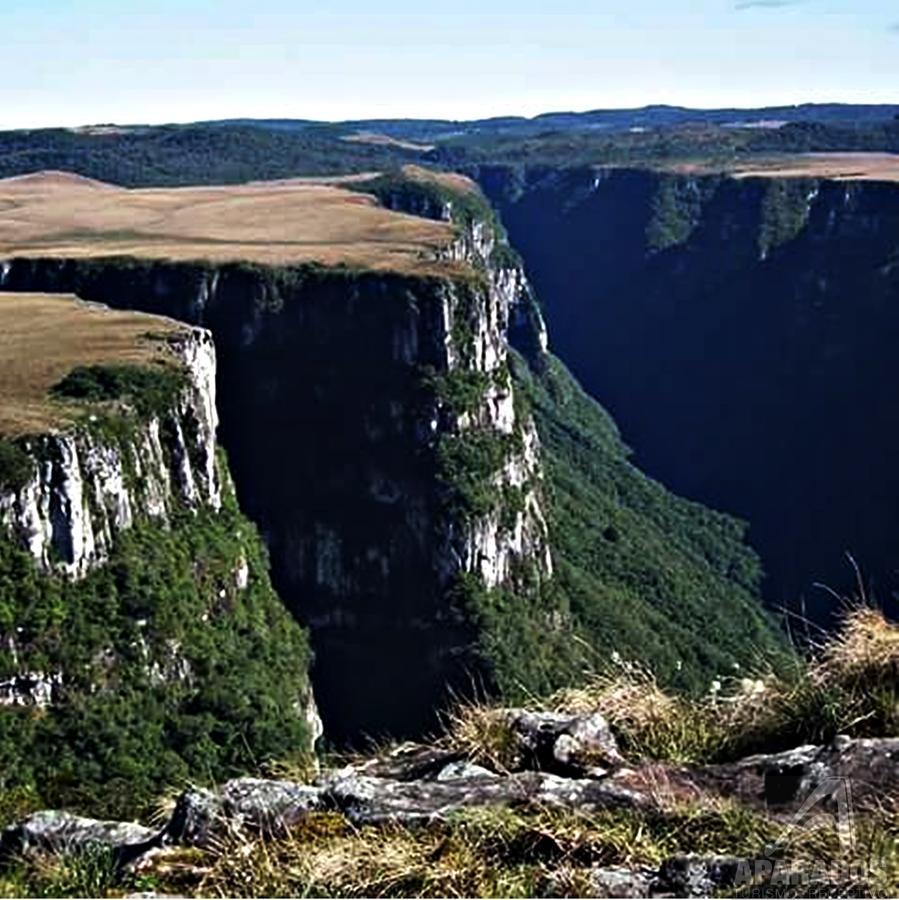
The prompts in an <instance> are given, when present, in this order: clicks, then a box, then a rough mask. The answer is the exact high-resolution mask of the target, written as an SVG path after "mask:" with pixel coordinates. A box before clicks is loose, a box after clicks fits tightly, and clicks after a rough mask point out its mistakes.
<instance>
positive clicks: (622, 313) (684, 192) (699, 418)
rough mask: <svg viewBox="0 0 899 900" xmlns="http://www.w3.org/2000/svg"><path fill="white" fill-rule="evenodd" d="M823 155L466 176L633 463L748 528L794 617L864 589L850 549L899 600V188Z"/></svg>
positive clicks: (881, 594)
mask: <svg viewBox="0 0 899 900" xmlns="http://www.w3.org/2000/svg"><path fill="white" fill-rule="evenodd" d="M862 156H864V155H862ZM828 159H829V157H827V156H823V155H822V157H820V158H819V157H811V158H810V160H809V161H808V164H806V162H805V161H804V160H802V159H797V160H793V161H792V162H791V161H789V160H787V161H786V162H783V163H781V164H780V165H773V164H772V165H770V166H768V167H767V168H766V167H765V166H764V165H762V164H756V166H755V171H754V172H753V171H752V169H753V166H752V165H751V164H749V165H747V166H744V168H746V169H747V173H746V174H745V176H744V175H741V176H740V177H739V178H732V177H729V176H726V175H721V174H709V173H706V174H701V173H695V172H694V173H692V174H691V173H683V172H682V173H673V172H670V171H668V172H664V171H651V170H636V169H627V168H620V169H588V168H577V169H565V168H553V167H542V168H541V167H533V168H521V167H507V166H498V167H489V166H487V167H483V168H481V169H480V170H478V172H477V173H476V174H477V176H478V178H479V180H480V183H481V185H482V186H483V187H484V189H485V191H486V192H487V193H488V195H489V196H490V197H491V198H492V199H493V201H494V202H495V203H496V204H497V206H498V209H499V210H500V212H501V214H502V218H503V221H504V223H505V225H506V226H507V228H508V229H509V234H510V237H511V240H512V242H513V243H514V244H515V246H516V247H517V248H518V249H519V250H520V251H521V253H522V256H523V258H524V259H525V261H526V270H527V273H528V276H529V277H530V278H531V280H532V282H533V284H534V285H535V288H536V290H537V292H538V294H539V296H540V297H541V299H542V301H543V304H544V313H545V315H546V317H547V321H548V325H549V330H550V334H551V335H552V340H553V345H554V348H555V351H556V352H557V353H558V354H559V356H560V357H561V358H562V359H564V360H565V361H566V363H567V364H568V365H569V366H570V367H571V369H572V371H573V372H574V374H575V375H576V376H577V377H578V378H579V379H580V381H581V383H582V384H583V385H584V386H585V388H586V389H587V390H588V391H589V392H590V393H591V394H592V395H593V396H595V397H598V398H600V399H601V401H602V403H603V404H604V405H606V406H607V408H608V409H609V411H610V412H611V413H612V415H613V416H614V417H615V419H616V421H617V422H618V423H619V425H620V426H621V428H622V431H623V433H624V435H625V438H626V440H627V442H628V443H629V444H630V445H631V446H632V447H633V448H634V450H635V460H636V462H637V463H638V464H639V465H640V466H641V467H642V468H643V469H644V470H645V471H647V472H648V473H649V474H651V475H652V476H654V477H657V478H659V479H660V480H661V481H662V482H664V483H665V484H666V485H668V486H670V487H671V488H672V489H673V490H675V491H677V492H679V493H681V494H683V495H685V496H687V497H691V498H693V499H696V500H698V501H700V502H703V503H706V504H709V505H712V506H714V507H716V508H720V509H724V510H727V511H728V512H730V513H732V514H734V515H737V516H739V517H741V518H742V519H745V520H747V521H748V522H749V523H750V530H749V536H748V539H749V541H750V543H751V544H752V545H753V546H754V547H755V549H757V550H758V552H759V554H760V556H761V558H762V562H763V565H764V568H765V571H766V574H767V579H766V582H765V587H764V592H765V596H766V598H767V600H768V602H769V604H771V605H772V606H773V607H776V608H781V607H784V608H786V609H788V610H789V611H790V612H791V613H793V614H795V616H796V617H797V619H796V627H797V628H798V629H799V630H803V626H802V624H801V621H802V619H803V618H804V617H806V616H808V617H811V618H812V619H813V620H814V621H815V622H817V623H818V624H826V623H827V622H829V621H830V617H831V615H832V613H833V611H834V610H835V609H837V608H838V607H839V602H838V601H836V600H835V599H834V594H836V595H845V594H848V593H853V592H856V591H857V590H858V584H857V576H856V573H855V571H854V568H853V565H852V564H851V563H850V560H847V553H848V554H851V556H852V559H853V560H854V561H855V562H856V563H857V565H858V567H859V570H860V577H861V579H862V581H863V583H864V586H865V590H866V591H867V592H868V593H869V594H870V597H871V599H876V601H877V602H878V603H881V604H883V605H884V606H885V607H886V608H887V609H888V610H895V609H896V607H895V601H894V591H895V589H896V577H895V572H896V568H897V562H899V553H897V543H896V534H897V528H899V502H897V501H899V485H897V482H896V468H895V465H894V459H895V457H896V453H897V450H899V443H897V441H899V431H897V429H896V428H895V426H894V425H893V422H894V421H895V415H894V412H893V401H892V389H891V385H892V384H893V383H894V382H895V380H896V376H897V371H896V362H895V354H894V353H893V346H894V344H895V340H896V333H897V327H899V319H897V305H896V300H897V297H899V268H897V250H899V244H897V234H899V190H897V187H896V185H895V184H894V183H890V181H889V180H881V181H878V180H876V179H877V174H876V172H875V173H873V174H872V175H870V176H865V177H866V178H867V180H858V179H856V178H855V177H854V176H852V172H853V171H856V172H857V171H860V165H861V164H860V163H858V161H856V163H855V164H854V168H853V166H850V165H849V162H850V160H849V158H848V157H847V159H846V160H844V161H843V163H844V165H843V168H842V169H841V168H840V167H839V165H837V166H836V168H834V167H833V166H831V168H832V169H833V171H832V172H831V174H836V175H841V176H842V180H840V178H832V179H831V178H822V177H820V175H821V173H822V172H823V171H825V170H826V169H827V166H828V165H831V164H830V163H829V162H828ZM836 159H837V163H839V159H840V158H839V157H836ZM847 173H848V174H847ZM782 175H783V176H793V177H782ZM859 178H861V176H859ZM818 584H823V585H826V586H827V588H828V590H825V589H821V588H819V587H817V586H816V585H818Z"/></svg>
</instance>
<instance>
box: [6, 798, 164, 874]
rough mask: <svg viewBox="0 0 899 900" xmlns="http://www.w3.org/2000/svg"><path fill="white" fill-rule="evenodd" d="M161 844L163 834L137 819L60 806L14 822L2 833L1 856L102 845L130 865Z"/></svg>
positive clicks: (99, 846) (61, 851) (68, 851)
mask: <svg viewBox="0 0 899 900" xmlns="http://www.w3.org/2000/svg"><path fill="white" fill-rule="evenodd" d="M161 845H162V835H161V834H160V833H159V832H158V831H154V830H153V829H151V828H145V827H144V826H143V825H138V824H137V823H136V822H106V821H101V820H98V819H86V818H83V817H81V816H75V815H72V814H71V813H67V812H60V811H58V810H44V811H43V812H37V813H34V814H33V815H31V816H29V817H28V818H27V819H25V820H24V821H22V822H19V823H18V824H16V825H11V826H10V827H9V828H7V829H5V830H4V831H3V832H2V834H0V858H4V859H6V858H9V857H11V856H23V855H30V854H34V853H65V854H71V853H81V852H85V851H88V850H92V849H96V848H101V849H104V850H109V851H111V852H112V853H113V854H114V857H115V861H116V863H117V864H118V865H123V866H124V865H128V864H130V863H131V862H132V861H134V860H135V859H137V858H138V857H141V856H143V855H145V854H146V853H149V852H150V851H151V850H154V849H156V848H158V847H160V846H161Z"/></svg>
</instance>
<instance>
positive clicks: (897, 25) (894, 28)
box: [887, 22, 899, 34]
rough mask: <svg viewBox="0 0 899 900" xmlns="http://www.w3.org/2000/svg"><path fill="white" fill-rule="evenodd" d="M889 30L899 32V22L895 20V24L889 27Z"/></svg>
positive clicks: (893, 32)
mask: <svg viewBox="0 0 899 900" xmlns="http://www.w3.org/2000/svg"><path fill="white" fill-rule="evenodd" d="M887 31H889V32H890V33H891V34H899V22H893V24H892V25H890V26H889V28H887Z"/></svg>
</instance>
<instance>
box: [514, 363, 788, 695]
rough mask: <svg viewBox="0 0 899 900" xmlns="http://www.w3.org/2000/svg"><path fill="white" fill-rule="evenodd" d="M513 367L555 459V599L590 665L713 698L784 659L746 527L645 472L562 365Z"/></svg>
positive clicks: (548, 454)
mask: <svg viewBox="0 0 899 900" xmlns="http://www.w3.org/2000/svg"><path fill="white" fill-rule="evenodd" d="M513 362H514V366H513V369H514V374H515V378H516V386H517V389H518V390H520V391H523V392H524V394H525V396H526V397H527V398H528V400H529V402H530V405H531V409H532V411H533V414H534V418H535V420H536V424H537V430H538V432H539V434H540V439H541V443H542V447H543V451H544V458H545V465H546V469H547V475H548V486H547V491H546V495H547V500H548V504H549V513H550V526H551V539H552V546H553V550H554V555H555V560H556V569H557V572H556V578H555V580H554V589H555V590H557V591H558V592H559V594H560V595H561V597H562V598H564V607H565V608H567V609H568V610H569V615H570V618H571V623H572V626H573V631H574V632H575V633H576V634H579V635H580V636H581V639H582V640H583V641H584V642H585V643H586V645H587V646H588V647H589V653H588V656H589V657H590V662H591V663H592V664H594V665H596V664H599V665H600V666H602V665H603V664H605V663H607V662H608V660H609V659H610V658H611V657H612V655H613V654H617V655H618V656H621V657H624V658H630V659H642V660H646V661H648V662H650V663H651V664H652V666H653V667H654V668H655V669H656V671H657V672H658V674H659V676H660V677H661V678H662V679H663V680H664V681H665V682H666V683H670V684H676V685H679V686H680V687H683V688H688V689H691V690H693V691H699V692H702V691H704V690H706V689H707V688H708V685H709V683H710V681H711V680H712V679H713V678H715V677H720V676H726V675H730V674H732V673H733V672H734V671H735V670H736V669H737V668H738V667H740V666H742V667H749V668H751V667H753V666H754V665H757V664H759V663H760V662H761V661H763V660H766V659H767V660H769V661H770V659H771V657H775V658H776V657H781V656H784V655H785V654H786V653H787V651H786V648H785V645H784V641H783V638H782V637H781V636H780V634H779V631H778V628H777V626H776V624H775V623H774V621H773V620H772V619H771V618H770V617H769V616H768V614H766V613H765V612H764V610H763V609H762V606H761V604H760V602H759V599H758V590H759V581H760V579H761V569H760V566H759V562H758V559H757V558H756V556H755V554H754V553H753V552H752V551H751V550H750V549H749V548H748V547H747V546H746V545H745V544H744V543H743V536H744V532H745V526H744V525H743V524H742V523H741V522H738V521H736V520H735V519H732V518H730V517H729V516H725V515H722V514H720V513H716V512H713V511H711V510H709V509H707V508H706V507H703V506H700V505H699V504H696V503H690V502H688V501H686V500H683V499H681V498H679V497H676V496H674V495H673V494H671V493H669V492H668V491H667V490H665V488H663V487H662V486H661V485H660V484H658V483H657V482H654V481H652V480H651V479H649V478H647V477H646V476H645V475H643V474H642V473H641V472H640V471H639V470H638V469H636V468H635V467H634V466H633V464H632V463H631V462H630V461H629V460H628V456H629V451H628V449H627V448H626V447H625V445H624V444H623V443H622V441H621V438H620V436H619V434H618V431H617V429H616V427H615V425H614V423H613V422H612V420H611V418H610V417H609V416H608V415H607V414H606V413H605V411H604V410H603V409H602V408H601V407H600V406H599V405H598V404H597V403H596V402H595V401H594V400H592V399H591V398H589V397H588V396H587V395H586V394H585V393H584V392H583V390H582V389H581V388H580V386H579V385H578V384H577V382H576V381H575V380H574V379H573V378H572V377H571V375H570V374H569V373H568V371H567V370H566V369H565V368H564V366H563V365H562V364H561V363H560V362H559V361H558V360H556V359H553V358H549V359H547V360H546V363H545V367H543V369H542V371H539V372H535V371H533V370H532V369H530V368H529V367H528V365H527V364H526V363H525V362H524V361H523V360H522V358H521V357H515V358H514V359H513Z"/></svg>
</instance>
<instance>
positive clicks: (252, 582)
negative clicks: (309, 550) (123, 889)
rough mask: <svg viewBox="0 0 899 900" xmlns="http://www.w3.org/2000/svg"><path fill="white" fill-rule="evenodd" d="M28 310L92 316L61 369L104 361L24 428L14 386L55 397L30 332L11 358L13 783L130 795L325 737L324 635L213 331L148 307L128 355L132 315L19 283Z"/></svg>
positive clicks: (8, 303) (7, 755) (8, 548)
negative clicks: (283, 589) (320, 677)
mask: <svg viewBox="0 0 899 900" xmlns="http://www.w3.org/2000/svg"><path fill="white" fill-rule="evenodd" d="M13 317H16V318H17V319H22V320H24V321H26V322H27V325H28V327H29V328H30V329H32V330H33V331H34V332H37V333H39V334H41V333H43V332H45V331H46V334H47V335H49V337H50V340H51V341H52V340H53V335H54V332H55V333H56V334H59V333H60V330H61V329H64V328H68V329H79V335H80V336H81V337H82V341H81V343H80V355H81V357H82V358H81V359H79V355H78V354H79V351H78V347H77V346H76V348H75V351H74V352H75V356H74V357H73V358H72V359H59V357H60V350H59V346H58V344H57V345H56V346H53V345H51V344H48V345H47V346H46V347H45V348H44V349H45V352H46V355H47V357H48V358H49V359H51V360H52V363H51V371H56V370H57V369H58V370H59V371H61V372H62V371H65V370H66V369H68V368H69V366H70V365H71V364H72V363H75V362H82V361H83V362H84V363H85V365H76V366H75V367H74V368H72V369H71V370H70V371H68V373H67V374H66V375H65V376H64V377H63V378H62V379H61V380H60V381H58V382H57V383H56V384H55V385H53V386H52V387H51V389H50V391H49V392H47V393H46V394H45V395H44V396H43V397H42V398H41V400H42V406H41V408H40V409H38V407H36V406H35V405H34V404H31V406H30V409H31V411H32V413H36V412H40V414H41V415H42V416H44V417H45V418H46V427H45V428H44V429H43V430H40V431H38V430H32V428H31V426H30V425H29V426H27V428H28V430H27V431H25V432H24V433H22V430H23V428H25V427H26V426H25V425H21V426H19V425H17V424H16V422H15V420H13V419H12V418H11V417H10V415H9V411H10V409H14V408H15V406H16V397H15V396H12V395H11V394H10V393H9V391H10V385H21V386H22V387H21V388H20V391H21V392H22V393H25V392H26V390H30V389H31V382H37V385H36V387H35V390H34V391H33V393H34V394H35V396H38V395H39V392H38V390H37V388H39V387H40V386H41V385H40V381H41V379H42V377H43V376H44V375H45V374H48V373H47V372H45V370H44V369H43V368H42V367H41V363H40V362H35V361H34V360H33V359H31V358H30V355H29V354H25V353H19V352H18V351H17V349H16V347H13V348H12V350H11V353H12V358H10V356H9V354H8V355H7V358H6V359H5V363H4V364H5V366H6V367H7V368H6V371H5V372H4V376H3V379H2V380H3V388H4V390H3V395H4V405H3V425H4V427H5V428H6V429H7V436H5V437H3V438H2V439H0V447H2V448H3V450H2V454H0V457H2V462H3V465H2V467H0V789H2V790H5V791H11V790H14V789H17V790H19V791H31V792H34V793H36V794H38V795H40V796H41V797H42V798H43V800H44V802H45V803H59V802H66V803H69V804H72V805H74V806H76V807H79V806H81V807H88V808H90V809H92V810H96V809H98V808H105V809H108V810H115V809H121V808H124V807H125V805H126V804H135V803H136V804H138V805H141V804H144V803H146V802H148V801H149V800H150V799H151V798H152V796H153V794H154V792H155V791H156V789H157V788H156V786H157V785H158V784H159V779H160V778H162V779H163V780H165V781H169V780H171V779H179V778H191V777H201V776H202V777H208V773H209V772H210V771H212V770H217V771H219V772H222V773H227V772H238V771H246V770H247V768H249V766H250V765H257V764H258V762H259V761H260V760H261V759H265V758H267V757H273V756H281V757H286V756H289V755H295V754H296V755H302V754H304V753H309V752H310V751H311V749H312V741H313V740H314V738H315V737H316V736H317V735H316V734H315V733H314V732H315V729H316V724H315V716H314V706H313V705H312V700H311V693H310V689H309V683H308V675H307V668H308V663H309V658H308V657H309V654H308V651H307V648H306V641H305V636H304V634H303V632H302V631H301V629H300V628H299V627H298V626H297V625H296V623H295V622H294V621H293V620H292V618H291V617H290V616H289V614H288V613H287V612H286V610H285V609H284V608H283V607H282V605H281V603H280V601H279V600H278V598H277V597H276V596H275V595H274V592H273V591H272V588H271V585H270V583H269V576H268V566H267V559H266V555H265V551H264V549H263V548H262V545H261V543H260V541H259V538H258V537H257V535H256V533H255V531H254V529H253V527H252V526H251V525H250V523H249V522H247V521H246V520H245V519H244V518H243V517H242V515H241V513H240V511H239V509H238V507H237V505H236V502H235V500H234V496H233V489H232V488H231V485H230V476H229V475H228V471H227V466H226V464H225V462H224V457H222V456H221V455H220V454H219V453H218V451H217V449H216V426H217V421H218V413H217V411H216V403H215V374H216V363H215V351H214V348H213V345H212V339H211V336H210V335H209V333H208V332H207V331H205V330H203V329H199V328H193V329H191V328H188V327H185V326H180V325H178V324H177V323H173V322H171V321H169V320H161V319H158V318H153V317H149V316H132V317H130V321H129V327H130V328H131V332H132V333H131V335H130V337H129V340H131V341H132V342H133V344H134V349H133V352H132V351H131V350H129V356H127V357H126V359H130V358H131V356H135V361H134V362H124V361H119V360H118V358H116V359H114V360H111V361H110V360H108V359H106V358H105V355H104V354H106V353H107V350H106V348H107V346H108V344H109V339H110V335H111V332H113V331H115V329H116V325H115V324H113V327H112V329H110V326H109V324H108V322H107V320H108V319H111V320H112V321H113V323H115V322H117V321H118V320H120V319H121V318H122V317H121V316H119V317H118V319H116V314H113V313H111V312H104V311H102V310H98V309H96V308H90V307H86V306H85V305H84V304H80V303H79V302H78V301H76V300H75V299H74V298H66V297H59V298H48V297H35V296H30V295H11V296H3V297H2V298H0V319H2V321H3V325H4V329H5V330H7V333H9V332H8V328H9V326H10V321H11V319H12V318H13ZM85 323H86V324H85ZM101 330H102V333H101ZM62 340H64V339H63V338H61V337H60V341H62ZM104 342H105V343H104ZM18 376H21V377H18Z"/></svg>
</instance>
